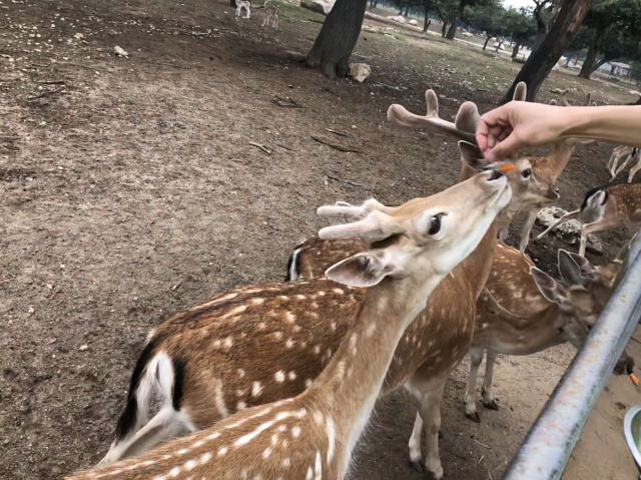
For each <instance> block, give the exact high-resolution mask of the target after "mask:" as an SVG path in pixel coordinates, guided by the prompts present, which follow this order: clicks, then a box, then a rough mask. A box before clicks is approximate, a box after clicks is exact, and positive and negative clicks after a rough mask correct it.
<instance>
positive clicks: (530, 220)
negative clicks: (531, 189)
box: [519, 210, 538, 252]
mask: <svg viewBox="0 0 641 480" xmlns="http://www.w3.org/2000/svg"><path fill="white" fill-rule="evenodd" d="M537 213H538V210H530V212H529V213H528V214H527V219H526V220H525V223H524V224H523V228H522V229H521V241H520V243H519V250H520V251H521V252H525V249H526V248H527V244H528V243H530V234H531V233H532V227H534V222H536V214H537Z"/></svg>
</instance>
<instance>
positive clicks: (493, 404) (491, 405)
mask: <svg viewBox="0 0 641 480" xmlns="http://www.w3.org/2000/svg"><path fill="white" fill-rule="evenodd" d="M483 406H484V407H485V408H487V409H488V410H498V409H499V404H498V403H497V402H496V399H495V398H493V399H492V400H489V401H484V402H483Z"/></svg>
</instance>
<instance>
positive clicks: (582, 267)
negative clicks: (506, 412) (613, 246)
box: [465, 244, 634, 422]
mask: <svg viewBox="0 0 641 480" xmlns="http://www.w3.org/2000/svg"><path fill="white" fill-rule="evenodd" d="M620 265H621V264H620V263H613V264H612V265H611V266H608V267H607V268H601V269H600V268H599V267H593V266H592V265H591V264H590V262H589V261H588V260H587V259H585V258H584V257H580V256H578V255H575V254H570V253H568V252H566V251H564V250H559V263H558V268H559V272H560V274H561V278H562V281H561V282H558V281H556V280H554V279H553V278H552V277H550V276H549V275H547V274H546V273H544V272H543V271H541V270H539V269H538V268H536V267H535V266H534V263H533V262H532V261H531V260H530V259H529V257H527V255H525V254H524V253H521V252H520V251H518V250H517V249H515V248H512V247H509V246H507V245H504V244H499V248H498V250H497V253H496V256H495V257H494V264H493V265H492V272H491V273H490V278H489V279H488V281H487V283H486V285H485V289H484V290H483V294H482V295H481V297H480V298H479V301H478V302H477V317H476V328H475V330H474V339H473V341H472V347H471V349H470V376H469V379H468V384H467V389H466V391H465V415H466V416H467V417H468V418H470V419H472V420H474V421H477V422H479V421H480V417H479V414H478V412H477V410H476V402H475V389H476V377H477V373H478V369H479V366H480V364H481V362H482V360H483V355H484V353H485V354H486V364H485V378H484V380H483V389H482V398H483V405H484V406H485V407H486V408H489V409H492V410H496V409H498V405H497V403H496V399H495V398H494V395H493V392H492V376H493V372H494V363H495V360H496V356H497V355H498V354H504V355H530V354H532V353H536V352H540V351H541V350H545V349H546V348H549V347H552V346H554V345H558V344H561V343H565V342H570V343H571V344H572V345H574V346H575V347H576V348H580V347H581V345H582V344H583V341H584V340H585V337H586V336H587V334H588V330H589V329H590V328H591V326H592V325H593V324H594V322H595V321H596V319H597V317H598V315H599V314H600V313H601V311H602V310H603V308H604V307H605V304H606V303H607V301H608V300H609V298H610V295H611V293H612V289H613V288H614V280H615V278H613V274H612V271H615V272H616V271H618V267H620ZM613 267H614V268H613ZM633 367H634V360H633V359H632V358H631V357H629V356H628V355H627V354H625V353H624V354H623V356H622V357H621V360H619V363H618V364H617V367H616V368H615V372H617V373H631V372H632V368H633Z"/></svg>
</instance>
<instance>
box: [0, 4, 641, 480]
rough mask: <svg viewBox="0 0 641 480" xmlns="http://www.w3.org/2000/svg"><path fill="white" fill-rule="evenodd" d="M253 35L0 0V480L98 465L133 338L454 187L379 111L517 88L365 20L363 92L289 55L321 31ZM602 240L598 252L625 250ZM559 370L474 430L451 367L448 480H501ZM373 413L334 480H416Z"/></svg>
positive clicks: (556, 364) (168, 11)
mask: <svg viewBox="0 0 641 480" xmlns="http://www.w3.org/2000/svg"><path fill="white" fill-rule="evenodd" d="M261 21H262V12H261V11H260V10H257V9H255V15H254V17H253V18H252V19H251V20H249V21H240V20H237V19H236V18H234V17H233V16H232V14H231V11H230V9H229V7H228V5H227V4H226V2H223V1H222V0H217V1H211V0H207V1H205V0H192V1H190V2H177V1H169V0H156V1H154V2H149V1H145V0H111V1H109V2H103V1H100V0H84V1H74V0H67V1H58V0H0V23H1V25H0V72H1V75H0V218H2V220H3V221H2V227H0V251H1V252H2V254H1V255H0V292H1V295H0V314H1V322H2V329H1V331H0V368H1V372H0V373H1V375H0V388H1V389H0V445H1V447H0V448H1V449H2V455H1V456H0V478H3V479H26V478H41V479H53V478H59V477H61V476H62V475H63V474H65V473H68V472H71V471H73V470H75V469H78V468H80V467H87V466H89V465H91V464H93V463H94V462H96V461H97V460H98V459H99V458H100V457H101V455H102V454H103V453H104V451H105V449H106V447H107V445H108V443H109V442H110V440H111V435H112V429H113V427H114V424H115V419H116V417H117V415H118V413H119V409H120V408H121V406H122V400H123V398H124V395H125V392H126V385H127V381H128V376H129V374H130V371H131V367H132V364H133V361H134V359H135V357H136V354H137V352H138V351H139V349H140V346H141V343H142V341H143V339H144V336H145V334H146V332H147V331H148V329H149V328H150V327H151V326H153V325H154V324H156V323H158V322H159V321H161V320H162V319H164V318H167V316H168V315H169V314H170V313H172V312H175V311H177V310H180V309H182V308H185V307H188V306H192V305H195V304H198V303H199V302H203V301H205V300H207V299H208V298H210V297H211V296H212V295H213V294H214V293H216V292H221V291H224V290H225V289H229V288H232V287H234V286H237V285H242V284H248V283H252V282H260V281H264V280H267V279H279V278H281V277H283V275H284V265H285V261H286V258H287V255H288V252H289V250H290V249H291V248H292V246H294V245H295V244H296V243H297V242H298V241H300V240H301V239H303V238H305V237H306V236H309V235H312V234H313V233H314V232H315V231H316V229H317V228H318V226H319V225H320V223H319V222H318V220H317V219H316V218H315V216H314V210H315V207H316V206H318V205H320V204H323V203H325V202H333V201H335V200H337V199H344V200H348V201H359V200H363V199H365V198H366V197H368V196H372V195H373V196H375V197H377V198H379V199H380V200H382V201H383V202H385V203H397V202H400V201H402V200H405V199H408V198H411V197H414V196H417V195H423V194H427V193H431V192H435V191H437V190H440V189H442V188H444V187H446V186H448V185H450V184H452V183H453V182H454V181H455V179H456V177H457V171H458V166H459V161H458V156H457V152H456V150H455V144H454V141H453V140H452V139H451V138H447V137H445V136H443V135H441V134H438V133H434V132H405V131H397V130H393V129H391V128H390V126H389V125H388V124H387V123H386V121H385V110H386V108H387V106H388V105H389V104H390V103H392V102H400V103H403V104H405V105H406V106H408V107H409V108H411V109H414V110H415V111H421V110H423V109H424V105H423V92H424V90H425V88H426V87H428V86H430V87H433V88H435V89H437V91H438V92H439V93H440V96H441V100H442V105H443V111H444V114H445V115H451V114H453V112H454V111H455V110H456V107H457V106H458V104H459V103H460V102H461V101H462V100H464V99H473V100H475V101H477V102H478V104H479V106H480V108H481V110H483V111H484V110H487V109H489V108H491V107H492V106H493V105H495V104H496V102H497V100H498V98H499V97H500V95H501V93H502V92H503V91H504V90H505V88H506V87H507V85H508V84H509V83H510V81H511V79H512V78H513V77H514V75H515V73H516V71H517V69H518V66H517V65H513V64H511V63H509V62H507V61H506V60H505V59H502V58H501V59H499V58H494V57H493V56H491V55H484V54H482V53H481V52H480V51H478V50H476V49H472V48H471V47H470V46H469V45H466V44H458V43H457V44H454V45H453V44H451V43H448V42H445V41H442V40H440V39H438V38H437V37H432V36H430V37H429V38H428V39H426V38H425V37H422V36H420V35H419V34H416V33H411V32H407V31H401V30H398V29H395V30H389V28H391V27H390V26H389V25H384V24H375V23H372V22H371V21H368V22H367V28H366V29H365V30H364V32H363V34H362V36H361V39H360V41H359V45H358V48H357V52H356V53H357V54H356V56H355V58H356V59H357V60H360V61H366V62H367V63H369V64H370V65H371V66H372V69H373V74H372V77H371V78H370V80H369V81H368V83H366V84H363V85H358V84H353V83H350V82H346V81H330V80H328V79H325V78H323V77H322V76H320V75H319V74H317V73H316V72H313V71H309V70H306V69H304V68H302V67H301V66H300V65H299V64H298V63H296V62H295V61H293V60H292V59H291V58H292V57H291V56H290V55H289V54H288V53H286V52H287V51H297V52H301V53H304V52H306V51H307V50H308V49H309V47H310V46H311V43H312V42H313V40H314V38H315V35H316V33H317V31H318V29H319V23H318V22H319V21H320V16H319V15H317V14H314V13H311V12H308V11H303V10H301V9H299V8H296V7H292V6H284V7H283V11H282V14H281V28H280V30H279V31H277V32H274V31H273V30H271V29H263V28H261V26H260V23H261ZM386 28H387V29H388V30H385V29H386ZM385 32H386V33H388V34H389V35H385ZM115 45H119V46H120V47H122V48H124V49H125V50H126V51H127V52H129V53H130V57H129V58H120V57H116V56H115V55H114V54H113V49H114V46H115ZM566 86H570V87H572V88H573V89H575V90H574V91H573V93H572V94H571V95H570V98H571V99H572V100H574V101H577V100H578V99H579V98H582V97H583V96H584V94H585V93H586V92H587V91H591V92H593V94H594V96H595V98H596V100H597V101H599V102H600V103H621V102H625V101H630V100H632V99H633V97H632V96H631V95H629V94H627V93H626V91H625V90H623V89H619V88H616V87H614V86H608V85H605V84H601V83H597V82H587V81H583V80H578V79H576V78H575V77H571V76H569V75H566V74H563V73H555V74H553V75H552V76H551V78H550V79H549V80H548V81H547V82H546V84H545V85H544V86H543V88H542V90H541V99H542V100H548V99H549V98H551V96H552V95H551V94H550V91H549V89H550V88H552V87H560V88H565V87H566ZM275 96H280V97H283V98H285V97H291V98H293V99H294V100H295V101H296V102H298V103H299V104H300V105H301V106H302V108H284V107H280V106H278V105H276V104H275V103H274V102H273V99H274V97H275ZM542 120H543V119H542ZM327 128H331V129H335V130H339V131H342V132H345V133H346V134H347V136H345V137H343V136H336V135H335V134H333V133H331V132H329V131H327V130H326V129H327ZM311 135H317V136H320V137H322V138H324V139H326V140H328V141H330V142H334V143H340V144H342V145H346V146H349V147H352V148H353V149H355V150H359V152H352V153H345V152H339V151H336V150H334V149H332V148H330V147H328V146H327V145H323V144H321V143H318V142H316V141H314V140H313V139H312V138H311ZM249 142H255V143H259V144H263V145H265V146H267V148H268V149H269V150H270V151H271V155H267V154H266V153H265V152H264V151H262V150H260V149H259V148H257V147H255V146H252V145H250V143H249ZM610 148H611V147H609V146H605V145H596V144H594V145H587V146H581V147H579V149H578V151H577V153H576V155H575V159H574V160H573V161H572V163H571V164H570V166H569V168H568V171H567V173H566V174H565V175H564V177H563V178H562V181H561V185H560V188H561V193H562V196H563V200H562V201H561V206H563V207H564V208H570V207H573V206H574V205H576V204H577V203H578V202H579V201H580V199H581V197H582V192H584V191H585V190H586V189H587V188H589V187H591V186H594V185H596V184H601V183H603V182H604V181H605V180H606V178H607V176H606V172H605V169H604V168H603V163H604V161H605V160H606V159H607V157H608V155H609V151H610ZM537 231H538V230H537ZM603 238H604V239H605V241H606V244H607V245H608V255H610V254H611V253H612V252H614V251H615V250H616V247H617V246H618V245H619V244H620V243H621V242H622V240H623V238H625V236H624V235H622V234H614V235H605V236H603ZM561 246H563V245H562V244H561V243H559V242H558V241H556V240H555V241H554V243H552V244H551V243H541V242H534V243H533V244H532V248H531V253H532V254H533V256H534V257H535V258H536V259H537V261H538V262H539V264H540V265H541V266H542V267H543V268H545V269H547V270H551V269H552V267H553V260H554V256H555V251H556V249H557V248H558V247H561ZM572 248H574V247H572ZM594 259H595V260H596V261H597V262H603V261H604V257H595V258H594ZM572 354H573V351H572V349H571V348H569V347H559V348H555V349H551V350H549V351H546V352H543V353H541V354H539V355H534V356H532V357H528V358H508V359H502V360H501V361H500V365H499V367H498V369H497V374H496V383H497V392H498V396H499V398H500V401H501V406H502V408H501V410H500V411H498V412H494V411H483V412H481V413H482V415H483V423H481V424H473V423H470V422H468V421H467V420H466V419H465V418H464V416H463V414H462V411H461V398H462V393H463V386H464V380H465V376H466V373H465V372H466V367H465V365H463V366H461V367H460V368H459V369H458V370H457V371H456V373H455V375H453V377H452V380H451V381H450V382H449V384H448V387H447V390H446V401H445V407H444V425H443V429H442V430H443V435H444V438H443V441H442V457H443V461H444V466H445V469H446V473H447V476H448V478H455V479H486V478H490V479H492V478H499V477H500V475H501V472H502V471H503V470H504V468H505V465H506V463H507V462H508V461H509V459H510V458H511V456H512V455H513V453H514V452H515V450H516V448H517V446H518V443H519V442H520V441H521V440H522V438H523V436H524V434H525V432H526V431H527V429H528V426H529V425H530V424H531V422H532V421H533V419H534V418H535V417H536V415H537V412H538V411H539V410H540V408H541V406H542V405H543V404H544V402H545V400H546V399H547V397H548V395H549V393H550V392H551V390H552V388H553V386H554V384H555V383H556V381H557V380H558V378H559V377H560V375H561V374H562V372H563V370H564V368H565V367H566V365H567V364H568V362H569V360H570V359H571V357H572ZM626 382H627V383H626ZM628 383H629V382H628V380H627V379H625V378H623V379H617V381H616V383H614V384H613V386H612V388H614V389H621V388H624V389H627V390H630V389H631V388H633V387H631V386H630V385H629V384H628ZM615 393H616V392H615ZM628 393H629V392H628ZM633 393H637V392H636V391H634V392H633ZM612 395H615V394H614V393H613V394H612ZM602 401H606V402H608V401H611V402H615V401H619V400H612V399H611V398H610V397H608V398H607V399H605V400H603V399H602ZM633 401H634V395H632V394H629V395H628V396H627V397H626V398H625V399H624V400H621V402H628V403H621V405H623V406H620V407H619V408H618V410H617V409H614V410H611V409H610V410H607V412H606V413H608V414H610V417H604V418H606V420H605V423H604V424H605V427H602V428H606V427H607V428H609V429H612V431H613V432H614V433H613V434H612V436H613V437H614V438H619V437H620V434H619V433H618V432H619V430H618V429H619V425H618V424H615V423H616V422H615V417H616V415H618V416H619V417H621V416H622V414H623V409H624V408H625V407H627V406H628V405H629V404H630V403H631V402H633ZM382 403H383V404H382V405H381V407H380V408H379V409H378V411H377V415H376V418H375V420H374V422H373V427H372V428H371V429H370V432H369V434H368V435H367V436H366V438H365V440H364V442H363V445H362V449H361V454H360V455H359V456H358V459H357V462H356V468H355V471H354V475H353V478H370V479H378V478H380V479H397V478H421V476H420V475H419V474H417V473H415V472H413V471H412V470H410V469H409V467H408V466H407V464H406V441H407V438H408V436H409V433H410V430H411V423H412V420H413V411H412V409H411V407H410V405H409V402H408V400H407V398H406V397H405V396H404V395H403V394H399V395H397V396H394V397H392V398H390V399H387V400H386V401H384V402H382ZM608 405H609V404H608ZM604 408H605V407H604ZM613 412H614V413H613ZM615 414H616V415H615ZM616 418H618V417H616ZM617 421H618V420H617ZM601 440H604V439H603V438H602V437H600V436H586V438H585V439H584V441H583V442H582V443H583V444H586V443H587V444H589V445H588V447H589V448H591V449H593V450H594V449H596V451H598V452H600V454H601V455H602V456H603V455H605V454H606V453H607V452H608V449H610V450H612V452H610V454H609V455H611V456H612V458H614V460H612V461H611V462H610V465H617V467H616V468H617V469H618V468H619V465H623V464H624V463H625V462H626V461H627V464H625V466H626V468H630V465H629V464H630V462H629V457H628V456H627V453H626V452H625V451H624V449H623V448H621V447H620V446H614V445H615V444H616V441H609V440H608V441H607V444H606V445H602V444H600V443H599V442H600V441H601ZM590 442H591V443H590ZM584 447H585V445H582V447H581V448H582V449H583V448H584ZM581 452H582V450H579V451H577V453H576V454H575V456H580V455H582V453H581ZM589 453H590V452H588V454H587V455H584V456H583V457H581V458H582V460H580V461H579V462H578V463H579V465H580V466H581V467H582V468H583V470H581V469H578V468H577V469H576V470H575V471H576V472H577V473H576V475H572V478H581V479H583V478H586V479H587V478H609V477H606V476H597V477H593V476H591V475H590V473H589V472H591V471H594V470H591V469H590V468H589V466H590V463H589V462H592V463H595V462H596V460H595V458H594V457H595V455H590V454H589ZM618 458H620V459H621V460H620V462H619V460H618ZM586 462H587V463H586ZM596 463H600V464H602V463H603V462H596ZM586 465H587V467H588V468H587V470H586V469H585V468H584V467H586ZM620 468H621V469H623V468H624V467H623V466H621V467H620ZM580 471H581V472H588V473H586V474H583V473H578V472H580ZM620 471H624V470H620ZM612 478H614V477H612ZM617 478H618V477H617ZM621 478H623V477H621ZM626 478H630V477H629V476H628V477H626Z"/></svg>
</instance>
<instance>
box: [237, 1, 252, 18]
mask: <svg viewBox="0 0 641 480" xmlns="http://www.w3.org/2000/svg"><path fill="white" fill-rule="evenodd" d="M251 7H252V2H251V1H249V0H236V16H237V17H242V18H249V17H251V13H252V11H251ZM243 10H245V16H244V17H243V16H242V15H243Z"/></svg>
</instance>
